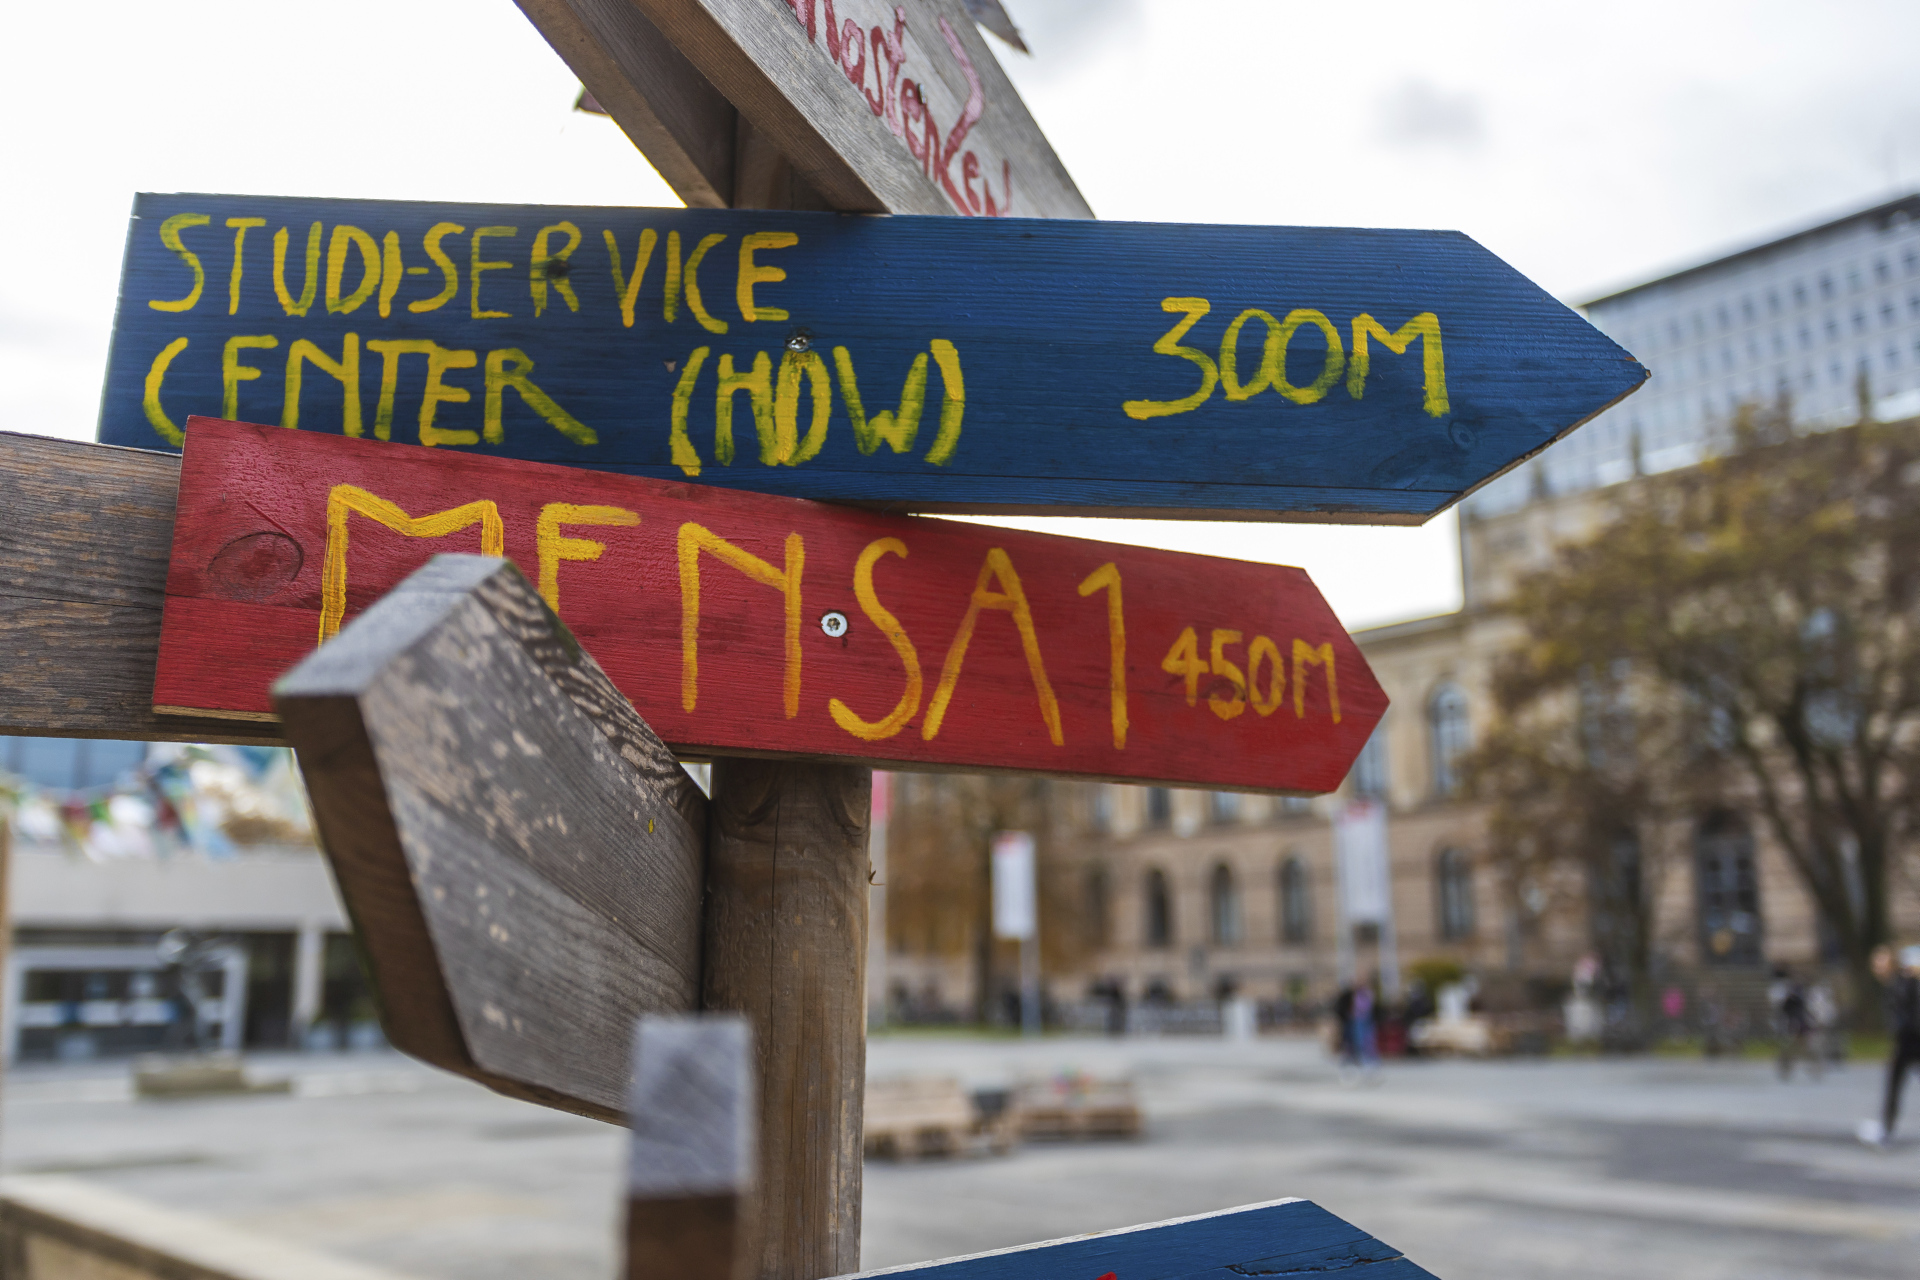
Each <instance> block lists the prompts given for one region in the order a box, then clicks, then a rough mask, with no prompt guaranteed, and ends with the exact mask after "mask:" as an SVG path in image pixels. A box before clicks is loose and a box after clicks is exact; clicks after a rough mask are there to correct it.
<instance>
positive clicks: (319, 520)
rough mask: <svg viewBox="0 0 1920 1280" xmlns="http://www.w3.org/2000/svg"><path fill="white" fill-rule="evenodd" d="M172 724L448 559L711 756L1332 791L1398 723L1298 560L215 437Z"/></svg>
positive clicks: (168, 630)
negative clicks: (525, 584) (1378, 733)
mask: <svg viewBox="0 0 1920 1280" xmlns="http://www.w3.org/2000/svg"><path fill="white" fill-rule="evenodd" d="M187 439H188V445H187V451H186V456H185V459H184V462H183V465H182V469H181V484H180V503H179V517H178V520H177V522H176V525H175V531H174V544H173V558H172V563H171V566H170V570H169V573H168V579H167V595H166V605H165V615H164V618H163V622H162V628H161V641H160V661H159V669H158V674H157V676H156V678H155V682H154V702H155V705H156V709H158V710H161V711H165V712H170V713H181V714H194V715H218V716H239V717H266V716H269V715H271V713H272V708H271V707H270V705H269V703H268V700H267V689H268V686H269V685H270V684H271V683H272V681H273V679H274V678H275V677H276V676H277V675H279V674H280V673H281V672H282V671H284V670H286V669H287V668H288V667H290V666H292V665H293V664H294V663H295V662H297V661H298V660H299V659H301V658H302V657H303V656H305V655H306V654H307V653H308V652H310V651H311V650H312V649H313V648H314V646H315V645H316V644H317V643H321V642H324V641H327V640H330V639H331V638H332V637H333V636H334V635H335V634H336V632H338V631H339V629H340V627H341V626H342V625H343V624H344V623H345V622H346V621H347V620H348V619H349V618H351V617H353V616H354V615H355V614H356V613H358V612H359V611H360V610H361V609H363V608H365V607H366V606H367V605H368V604H369V603H371V602H372V601H373V600H374V599H376V598H377V597H379V596H380V595H381V594H382V593H384V592H386V591H387V590H389V589H391V588H392V587H393V586H394V584H396V583H398V582H399V581H400V580H401V579H402V578H404V577H406V576H407V574H409V573H411V572H412V571H413V570H414V569H416V568H418V567H419V566H420V565H421V564H422V563H424V562H425V561H426V560H427V558H428V557H430V556H431V555H433V554H434V553H436V552H441V551H466V552H480V553H482V554H485V555H496V556H497V555H504V556H507V557H509V558H511V559H513V560H514V561H515V562H517V563H518V564H519V565H521V566H522V567H523V569H524V570H525V571H526V573H527V575H528V577H529V578H531V579H533V580H534V581H535V582H537V583H538V585H539V590H540V593H541V595H542V596H543V597H545V599H546V600H547V602H548V603H549V604H551V605H552V606H554V608H555V609H556V610H557V611H558V613H559V615H560V617H561V618H562V619H563V620H564V621H565V622H566V624H567V625H568V627H570V628H571V631H572V634H573V635H574V636H575V637H577V638H578V639H579V641H580V643H582V644H583V645H585V646H586V648H587V649H588V650H589V651H591V652H592V653H594V654H595V655H596V656H597V657H598V659H599V661H600V663H601V664H602V666H604V667H605V669H606V672H607V674H608V676H609V677H611V679H612V681H613V683H614V684H615V685H616V686H617V687H618V688H619V689H620V691H621V692H622V693H624V694H625V695H626V696H627V697H628V698H630V699H631V700H632V702H633V704H634V706H635V708H636V709H637V710H638V711H639V712H640V714H641V715H642V716H644V717H645V718H646V720H647V722H648V723H649V724H650V725H651V726H652V728H653V730H654V732H656V733H657V734H658V735H659V736H660V737H661V738H662V739H664V740H665V741H666V742H667V743H668V744H669V745H670V746H672V747H673V748H674V749H675V750H676V751H680V752H682V753H689V754H694V755H700V754H707V753H718V754H727V755H741V754H744V755H763V756H789V757H807V758H827V759H840V760H848V761H863V762H870V763H880V762H884V763H886V764H887V765H889V766H890V767H908V768H911V767H924V768H961V769H1005V770H1017V771H1021V772H1033V773H1045V774H1053V775H1062V776H1078V777H1095V778H1116V779H1123V780H1130V781H1143V782H1144V781H1153V782H1165V783H1171V784H1177V785H1189V786H1207V787H1222V788H1243V789H1251V790H1271V791H1294V792H1309V793H1310V792H1324V791H1330V790H1332V789H1333V788H1334V787H1336V786H1338V785H1339V783H1340V780H1341V778H1342V777H1343V776H1344V775H1345V774H1346V771H1347V768H1348V766H1349V764H1351V762H1352V760H1353V758H1354V756H1355V755H1356V754H1357V753H1358V751H1359V750H1360V747H1361V745H1362V744H1363V743H1365V741H1366V740H1367V736H1368V734H1369V733H1371V732H1372V729H1373V726H1374V724H1375V723H1376V722H1377V721H1378V720H1379V718H1380V716H1381V714H1382V713H1383V712H1384V710H1385V708H1386V697H1385V695H1384V694H1383V693H1382V692H1381V690H1380V686H1379V684H1378V683H1377V682H1376V681H1375V680H1374V678H1373V674H1372V672H1371V671H1370V670H1368V667H1367V664H1366V661H1365V659H1364V658H1363V657H1362V656H1361V655H1360V651H1359V650H1358V649H1357V648H1356V647H1355V646H1354V644H1353V642H1352V640H1351V639H1350V638H1349V637H1348V636H1347V634H1346V632H1345V631H1344V630H1343V629H1342V628H1341V626H1340V624H1339V622H1338V620H1337V619H1335V617H1334V615H1333V613H1332V611H1331V610H1330V609H1329V608H1328V607H1327V604H1326V602H1325V601H1324V600H1323V599H1322V598H1321V596H1320V593H1319V592H1318V591H1317V590H1315V589H1314V586H1313V584H1312V583H1311V582H1310V581H1309V580H1308V578H1307V575H1306V574H1305V573H1304V572H1302V571H1301V570H1299V569H1292V568H1283V567H1280V566H1275V565H1262V564H1249V563H1245V562H1242V561H1237V560H1224V559H1217V558H1214V557H1210V556H1195V555H1184V554H1180V553H1177V552H1170V551H1158V550H1150V549H1147V548H1141V547H1129V546H1120V545H1115V544H1111V543H1102V542H1093V541H1086V540H1082V539H1077V538H1062V537H1054V536H1050V535H1046V534H1035V533H1021V532H1015V531H1012V530H1007V529H996V528H989V527H983V526H977V525H968V524H956V523H952V522H947V521H938V520H922V519H912V518H906V517H898V516H883V515H879V514H875V513H870V512H862V511H856V510H849V509H846V508H841V507H830V506H822V505H819V504H815V503H808V502H800V501H795V500H792V499H783V498H775V497H769V496H767V495H764V494H753V493H743V492H739V491H735V490H726V489H709V488H702V487H700V486H697V485H687V484H675V483H671V482H665V481H658V480H651V479H646V478H643V477H638V476H620V475H612V474H606V473H601V472H591V471H581V470H574V469H569V468H563V467H548V466H542V465H538V464H531V463H521V462H510V461H505V460H501V459H495V458H485V457H479V456H475V455H471V454H455V453H442V452H438V451H433V450H427V449H421V448H418V447H407V446H400V445H391V444H388V445H382V444H378V443H375V442H372V441H365V440H360V441H356V440H343V439H340V438H338V437H333V436H325V435H317V434H308V433H306V432H299V433H289V432H285V431H282V430H280V429H279V428H277V427H266V426H253V425H248V424H244V423H231V422H213V421H196V422H195V423H194V424H193V425H192V426H191V427H190V428H189V430H188V435H187Z"/></svg>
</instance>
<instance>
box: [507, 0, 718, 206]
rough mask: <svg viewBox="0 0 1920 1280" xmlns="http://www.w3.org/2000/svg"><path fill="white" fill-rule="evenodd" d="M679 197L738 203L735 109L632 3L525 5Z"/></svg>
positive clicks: (545, 0)
mask: <svg viewBox="0 0 1920 1280" xmlns="http://www.w3.org/2000/svg"><path fill="white" fill-rule="evenodd" d="M517 3H518V4H519V5H520V11H521V12H522V13H524V14H526V15H527V19H528V20H529V21H530V22H532V23H533V25H534V26H535V28H537V29H538V30H539V32H540V34H541V35H542V36H544V37H546V41H547V43H548V44H550V45H552V46H553V48H554V51H555V52H557V53H558V54H559V55H560V56H561V58H562V59H564V60H565V61H566V64H567V66H569V67H571V68H572V69H573V73H574V74H575V75H577V76H579V77H580V83H582V84H584V85H585V86H586V87H587V92H589V93H591V94H592V95H593V97H594V101H596V102H598V103H599V104H600V105H601V107H603V108H604V109H605V110H606V112H607V114H608V115H609V116H611V117H613V121H614V123H615V124H617V125H619V126H620V128H621V130H622V132H624V133H625V134H626V135H627V137H628V138H630V139H632V140H633V144H634V146H636V147H638V148H640V150H641V152H642V153H644V154H645V155H646V157H647V159H648V160H649V161H651V162H652V164H653V167H654V168H655V169H657V170H659V171H660V176H661V177H662V178H664V179H666V181H667V185H668V186H670V187H672V188H673V190H674V194H675V195H677V196H679V197H680V198H681V199H682V200H684V201H686V202H687V204H688V205H689V206H690V207H692V208H696V209H725V208H727V207H729V206H730V205H731V204H732V203H733V188H734V172H733V170H734V165H733V151H734V127H735V120H736V118H737V117H736V113H735V112H734V109H733V104H732V103H731V102H728V101H727V99H726V95H724V94H722V93H721V92H720V91H719V90H718V89H715V88H714V87H713V85H711V84H710V83H708V82H707V80H706V78H705V77H704V76H702V75H701V74H700V73H699V72H698V71H696V70H694V69H693V64H692V63H690V62H688V61H687V60H686V59H685V58H683V57H681V56H680V53H679V51H678V50H676V49H675V48H674V47H673V45H672V44H670V43H668V41H667V38H666V37H665V36H663V35H661V34H660V29H659V28H658V27H656V26H654V25H653V23H652V22H651V21H649V20H648V18H647V16H646V15H645V14H644V13H642V12H641V11H640V9H639V8H637V7H636V6H634V5H632V4H630V3H626V0H517Z"/></svg>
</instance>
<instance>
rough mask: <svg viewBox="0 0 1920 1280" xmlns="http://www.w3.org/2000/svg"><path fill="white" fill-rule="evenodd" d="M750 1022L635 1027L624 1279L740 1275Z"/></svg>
mask: <svg viewBox="0 0 1920 1280" xmlns="http://www.w3.org/2000/svg"><path fill="white" fill-rule="evenodd" d="M752 1042H753V1037H752V1032H751V1029H750V1028H749V1026H748V1024H747V1020H746V1019H745V1018H741V1017H737V1016H726V1015H720V1016H715V1015H711V1014H709V1015H707V1016H705V1017H701V1018H661V1017H644V1018H642V1019H640V1025H639V1026H638V1027H637V1028H636V1029H635V1033H634V1047H633V1095H632V1101H631V1103H630V1104H629V1106H628V1108H627V1114H628V1118H629V1123H630V1125H631V1126H632V1129H633V1145H632V1148H631V1157H630V1160H629V1164H628V1180H627V1194H628V1200H627V1242H626V1243H627V1249H626V1255H627V1256H626V1271H625V1275H626V1277H627V1280H739V1278H742V1277H744V1276H745V1274H746V1267H747V1264H748V1261H749V1248H750V1238H751V1228H752V1220H753V1216H754V1184H755V1180H756V1179H755V1167H756V1160H755V1150H754V1143H755V1140H756V1137H757V1130H758V1120H757V1117H756V1110H757V1109H756V1107H755V1105H754V1064H753V1048H752Z"/></svg>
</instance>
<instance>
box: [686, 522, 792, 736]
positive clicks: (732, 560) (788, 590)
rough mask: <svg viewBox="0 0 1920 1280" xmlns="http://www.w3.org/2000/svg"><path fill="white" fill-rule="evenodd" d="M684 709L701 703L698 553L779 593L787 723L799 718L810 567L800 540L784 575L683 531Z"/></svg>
mask: <svg viewBox="0 0 1920 1280" xmlns="http://www.w3.org/2000/svg"><path fill="white" fill-rule="evenodd" d="M678 543H679V553H680V705H681V707H682V708H683V709H684V710H686V711H689V712H691V711H692V710H693V709H694V707H695V706H696V705H697V704H698V702H699V700H700V553H701V552H702V551H705V552H707V553H709V554H710V555H712V556H713V557H714V558H715V559H718V560H720V561H721V562H723V563H725V564H728V565H731V566H732V567H733V568H735V569H738V570H739V571H740V572H741V573H744V574H745V575H746V576H747V577H748V578H749V579H751V580H752V581H754V582H757V583H759V584H760V585H762V586H766V587H773V588H774V589H775V590H777V591H779V592H780V594H781V596H782V597H783V598H784V600H785V603H786V628H785V640H784V644H783V648H784V650H785V653H786V671H785V673H784V676H783V678H782V680H781V699H782V703H783V705H784V708H785V710H786V713H787V719H789V720H791V719H793V717H795V716H797V715H799V714H800V609H801V599H800V576H801V572H802V570H803V569H804V568H805V567H806V558H807V553H806V547H805V546H804V544H802V542H801V540H800V535H799V534H797V533H790V534H788V535H787V542H786V554H787V568H786V572H785V573H782V572H781V571H780V570H778V569H776V568H774V567H773V566H772V565H770V564H768V563H767V562H766V561H765V560H762V559H761V558H760V557H759V556H756V555H754V554H753V553H752V552H751V551H743V550H742V549H741V548H739V547H736V546H734V545H733V544H732V543H731V542H728V541H727V540H726V539H725V538H722V537H720V536H719V535H717V534H715V533H714V532H713V531H712V530H710V529H707V528H705V527H703V526H701V525H697V524H694V523H693V522H692V521H688V522H687V523H686V524H683V525H681V526H680V535H679V539H678Z"/></svg>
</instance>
